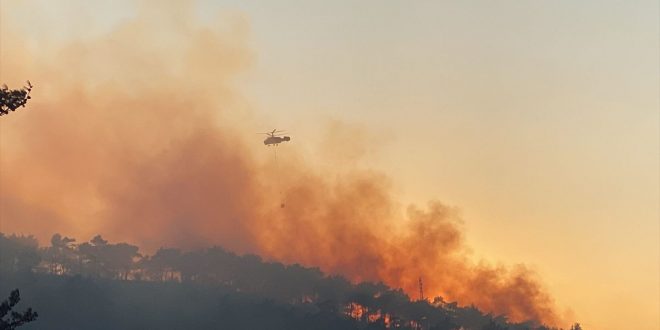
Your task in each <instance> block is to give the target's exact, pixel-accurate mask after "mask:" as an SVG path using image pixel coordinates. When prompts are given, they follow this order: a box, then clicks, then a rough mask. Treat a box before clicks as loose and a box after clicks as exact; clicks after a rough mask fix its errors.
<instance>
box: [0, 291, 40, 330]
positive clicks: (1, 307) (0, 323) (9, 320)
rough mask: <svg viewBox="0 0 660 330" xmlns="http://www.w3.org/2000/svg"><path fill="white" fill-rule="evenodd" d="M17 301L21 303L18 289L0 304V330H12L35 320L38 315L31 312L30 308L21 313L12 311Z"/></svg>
mask: <svg viewBox="0 0 660 330" xmlns="http://www.w3.org/2000/svg"><path fill="white" fill-rule="evenodd" d="M19 301H21V296H20V294H19V292H18V289H15V290H14V291H12V292H11V294H10V295H9V299H7V300H5V301H3V302H2V304H0V330H13V329H16V328H18V327H20V326H21V325H23V324H25V323H28V322H32V321H34V320H36V319H37V316H38V314H37V312H34V311H32V308H28V309H27V310H26V311H25V312H22V313H20V312H14V311H12V309H13V308H14V306H16V304H18V302H19Z"/></svg>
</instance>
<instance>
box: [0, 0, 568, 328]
mask: <svg viewBox="0 0 660 330" xmlns="http://www.w3.org/2000/svg"><path fill="white" fill-rule="evenodd" d="M149 3H150V2H149V1H146V2H145V5H144V6H143V7H142V8H141V10H140V11H139V12H138V13H137V15H136V16H135V17H134V18H131V19H127V20H126V21H125V22H123V23H121V24H119V25H118V26H117V27H115V28H114V29H113V30H112V31H110V32H109V33H107V34H106V35H102V36H99V37H98V38H95V39H94V38H92V39H86V40H84V42H83V41H80V42H71V43H70V44H64V45H56V46H53V47H52V48H49V47H46V46H44V47H43V48H42V49H40V51H39V52H30V50H29V49H28V48H27V47H26V46H25V45H24V44H22V42H21V38H19V37H16V36H15V35H12V31H13V30H12V29H4V30H3V33H5V34H4V35H3V37H4V38H3V43H5V44H6V47H7V48H10V49H15V50H16V53H20V54H22V55H23V56H12V55H11V54H7V56H4V55H3V56H4V57H3V63H5V64H4V66H3V79H5V77H7V79H12V78H13V77H35V78H34V79H38V81H39V84H40V86H43V88H41V87H40V89H39V90H40V91H41V90H44V93H43V94H42V95H39V97H38V98H35V100H33V101H31V105H30V106H31V107H32V108H34V109H35V111H29V112H28V111H26V112H22V113H20V114H18V113H17V114H16V115H15V116H7V118H6V120H4V119H5V118H3V120H2V121H1V122H0V125H1V129H0V134H2V139H0V147H1V149H2V157H1V158H0V168H2V171H0V181H1V182H2V185H1V186H0V217H1V218H2V221H3V223H2V225H3V227H2V229H3V230H4V231H9V232H22V233H33V234H35V235H36V236H37V237H38V238H39V239H40V240H41V241H42V242H47V241H48V239H49V238H51V234H52V233H53V232H66V233H71V234H73V235H76V236H78V237H91V236H93V235H95V234H96V233H98V232H102V233H106V234H105V235H107V237H109V238H111V239H113V240H117V241H128V242H137V243H138V244H140V246H141V247H143V248H144V249H145V250H146V251H155V253H153V254H151V255H140V254H139V253H138V249H137V247H135V246H133V245H130V244H126V243H120V244H109V243H107V242H106V241H105V240H104V239H102V238H101V237H97V238H95V239H92V240H91V241H89V242H85V243H81V244H76V243H75V241H73V240H72V239H69V238H67V237H62V236H53V237H52V239H51V244H50V247H48V248H37V246H36V241H34V239H31V238H25V237H12V238H7V237H4V238H3V239H4V240H5V241H6V242H9V241H11V242H15V241H25V242H27V243H26V244H27V246H32V248H31V249H28V250H21V251H22V252H21V253H25V255H24V256H22V257H21V258H18V259H17V258H16V257H12V258H3V259H2V263H3V267H9V269H12V270H17V269H33V268H34V270H36V271H37V273H38V274H52V275H67V276H68V275H75V274H79V275H81V276H85V277H90V278H101V279H116V280H127V281H132V282H140V283H142V282H145V281H146V282H149V283H152V282H153V283H161V282H168V283H169V282H181V283H195V284H200V285H202V284H203V285H206V284H214V285H222V286H227V287H229V288H232V290H235V291H237V292H258V293H259V294H262V295H264V296H265V297H272V298H273V299H274V298H277V300H278V301H283V302H291V301H299V302H306V303H303V305H304V304H312V305H314V306H316V307H315V308H322V307H321V306H326V307H327V308H330V309H332V310H334V309H336V310H345V308H347V306H354V307H350V308H349V310H350V311H349V312H347V313H348V315H349V316H351V315H353V316H355V317H350V318H351V319H356V320H358V319H359V320H361V321H360V322H362V321H364V322H367V323H369V322H370V320H373V322H374V323H378V322H382V323H383V324H385V323H387V324H399V323H397V322H399V321H395V320H398V319H397V318H401V320H402V321H401V322H403V323H402V324H408V325H406V326H409V327H413V325H412V323H409V322H413V321H414V322H416V323H415V324H418V325H419V326H421V325H424V324H428V323H424V322H435V323H433V324H436V323H437V322H445V320H446V321H447V322H450V323H451V322H463V321H461V320H463V319H462V318H463V316H461V315H473V316H474V318H477V319H479V320H481V321H483V320H489V319H490V318H491V317H489V316H485V315H483V314H481V313H480V312H478V311H477V308H478V309H479V310H482V311H484V312H486V313H490V314H491V315H506V316H507V318H508V319H509V320H511V321H513V322H526V321H529V320H531V322H532V323H530V324H549V325H556V324H558V323H559V322H560V321H561V320H559V317H558V315H557V313H556V311H555V305H554V302H553V301H552V299H551V297H550V295H549V294H548V292H547V291H546V290H545V288H544V287H543V285H542V284H541V283H540V281H538V280H537V279H536V277H535V275H534V273H533V272H531V271H529V270H528V269H527V268H525V267H524V266H517V267H493V266H490V265H488V264H487V263H475V262H474V261H472V260H471V259H470V258H469V253H468V250H469V249H468V248H467V247H466V246H465V243H464V239H463V235H462V229H461V219H460V217H459V216H458V215H457V211H456V210H455V209H454V208H452V207H448V206H446V205H444V204H442V203H441V202H430V203H428V205H427V206H425V207H419V206H410V207H408V208H404V207H402V206H401V205H400V202H399V201H397V199H396V198H395V195H394V194H393V192H392V189H391V184H390V179H389V178H388V177H387V176H386V175H383V174H380V173H376V172H374V171H372V170H370V169H361V168H356V167H350V168H346V169H344V170H343V171H341V172H334V171H332V170H326V169H319V168H318V167H316V166H313V165H312V164H311V163H308V162H305V161H304V159H305V155H303V154H301V153H298V152H296V151H295V150H294V151H291V154H290V157H289V158H288V159H281V160H280V161H281V165H282V166H283V168H286V169H287V170H286V171H283V172H284V173H281V176H280V177H278V178H274V177H273V176H272V175H271V172H270V171H269V166H270V163H269V161H268V160H264V159H263V158H262V157H261V156H260V152H262V150H263V145H260V143H254V141H252V140H250V139H247V138H246V137H245V136H244V135H242V134H241V132H243V131H249V132H250V138H254V136H253V134H252V132H254V130H253V129H247V127H252V126H251V125H252V124H253V121H252V120H251V119H250V117H251V115H250V110H249V108H248V107H247V106H246V102H244V100H242V98H241V96H240V95H239V94H237V93H236V92H235V91H234V89H233V88H232V87H231V86H232V79H234V78H235V77H236V76H237V75H238V74H239V73H240V72H242V71H244V70H245V69H246V68H247V67H249V64H250V62H251V61H252V60H253V55H252V53H251V52H250V50H249V48H248V47H247V45H246V40H247V37H248V35H249V33H248V32H249V28H248V26H247V23H246V21H245V19H244V18H243V17H233V18H232V17H229V18H227V19H226V20H224V21H222V24H220V25H219V26H214V27H213V26H200V25H199V24H197V23H196V21H195V20H194V19H192V17H193V15H194V11H193V8H192V7H191V6H190V5H188V4H184V3H183V2H171V3H170V2H168V3H167V5H164V4H161V3H160V2H159V3H157V4H154V3H151V4H152V6H150V5H149ZM156 35H157V36H159V37H160V38H166V39H167V40H161V39H158V38H155V37H154V36H156ZM164 36H166V37H164ZM167 45H177V46H176V47H170V46H167ZM26 54H28V55H29V56H27V55H26ZM25 58H29V59H30V61H31V63H30V64H31V65H30V66H26V65H21V63H23V61H25ZM147 59H148V60H147ZM129 82H130V83H129ZM37 110H38V111H37ZM239 119H240V120H239ZM356 143H357V142H356ZM253 145H254V147H253ZM366 147H368V146H365V148H366ZM282 187H283V188H282ZM279 191H281V194H282V195H283V196H282V198H280V196H279V195H280V194H279V193H278V192H279ZM273 196H277V197H276V198H274V197H273ZM281 200H286V203H287V204H286V205H287V206H286V208H282V207H280V205H281ZM214 245H220V246H223V247H225V248H226V249H228V250H230V251H235V252H237V253H240V254H244V255H243V256H242V257H238V256H236V255H234V254H232V253H228V252H227V251H225V250H223V249H220V248H206V247H208V246H214ZM163 246H168V247H178V248H184V249H188V250H186V251H187V252H183V251H181V250H177V249H159V248H160V247H163ZM9 251H10V250H5V249H3V250H2V253H9ZM30 258H33V259H30ZM262 258H263V259H262ZM263 260H267V261H268V262H264V261H263ZM272 261H278V262H282V263H287V264H293V265H292V266H284V265H283V264H280V263H277V262H272ZM24 264H28V265H29V267H23V265H24ZM296 264H299V265H303V266H304V267H318V269H317V268H311V269H310V268H304V267H303V266H297V265H296ZM321 271H323V272H324V273H321ZM323 274H328V275H329V277H328V276H326V275H323ZM340 275H341V276H342V277H337V276H340ZM420 276H421V277H422V278H423V279H424V291H425V293H426V294H427V295H429V296H442V297H443V298H444V299H447V301H452V302H454V303H449V304H447V305H443V304H444V303H441V305H442V306H440V305H438V306H436V305H434V304H435V303H434V304H431V303H428V302H424V301H422V302H414V301H410V299H409V298H408V296H407V295H406V294H408V295H415V294H416V293H417V292H418V289H419V285H418V280H419V277H420ZM365 281H367V282H381V283H384V284H383V285H380V286H373V285H372V284H368V283H363V284H358V285H356V284H351V283H361V282H365ZM384 285H387V286H388V287H390V288H397V289H388V287H385V286H384ZM398 288H401V289H398ZM363 292H364V294H362V293H363ZM358 298H359V299H358ZM327 301H330V302H331V303H328V305H324V304H325V302H327ZM442 301H444V300H439V301H438V302H442ZM352 303H353V304H355V305H351V304H352ZM381 305H382V306H381ZM358 306H361V307H358ZM392 306H397V307H396V308H395V307H392ZM414 306H417V307H414ZM460 306H463V307H460ZM464 306H474V307H464ZM440 307H441V308H440ZM419 310H426V311H427V312H428V313H427V312H425V313H423V315H422V314H415V313H417V312H418V311H419ZM357 311H361V312H360V313H358V314H359V316H357V315H358V314H356V313H357ZM433 315H435V316H433ZM477 316H478V317H477ZM422 317H427V319H426V321H425V320H423V319H422ZM466 317H467V316H466ZM467 318H469V319H470V320H472V319H473V318H472V316H470V317H467ZM385 320H387V321H385ZM431 320H432V321H431ZM481 321H479V322H481ZM406 322H408V323H406ZM465 322H468V321H465ZM451 324H458V323H451ZM466 324H467V323H466ZM479 324H481V323H479Z"/></svg>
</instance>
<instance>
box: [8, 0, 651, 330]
mask: <svg viewBox="0 0 660 330" xmlns="http://www.w3.org/2000/svg"><path fill="white" fill-rule="evenodd" d="M20 2H21V1H12V0H0V3H1V4H2V5H3V11H4V10H6V9H5V8H6V7H11V9H12V13H10V14H9V15H12V16H13V17H19V16H20V17H23V18H24V23H22V25H21V26H22V27H23V29H24V33H25V35H26V36H27V37H28V42H29V43H31V45H32V47H37V48H38V47H39V44H40V43H57V42H58V41H60V40H67V39H72V38H87V37H93V36H94V35H96V34H100V33H102V32H103V31H105V30H107V29H109V28H111V27H112V26H113V25H114V24H117V23H118V22H121V20H123V19H126V18H128V17H131V16H132V15H133V13H134V5H132V4H131V2H130V1H94V2H88V1H66V2H61V3H59V4H55V2H53V1H46V0H43V1H32V2H30V4H24V5H20V4H19V3H20ZM10 3H11V4H10ZM9 5H11V6H9ZM198 9H199V10H198V15H199V19H200V20H202V21H205V22H209V23H210V24H211V23H213V21H214V20H217V19H221V17H222V16H219V15H218V12H224V13H231V14H232V15H241V16H243V17H244V18H245V20H246V21H247V24H248V26H249V29H250V32H249V41H248V44H249V45H250V47H251V48H252V52H253V54H254V63H253V65H252V66H251V68H250V69H249V70H248V71H247V72H245V73H243V75H242V76H241V77H240V78H239V79H238V81H237V84H238V86H239V90H240V91H241V93H242V94H243V96H244V97H245V99H246V100H247V102H249V104H250V107H251V108H252V109H253V111H254V116H255V117H256V118H260V119H258V120H257V121H258V124H259V125H262V127H259V129H261V128H264V129H267V128H274V127H277V128H284V129H287V130H289V131H290V132H292V134H294V136H295V137H296V141H297V143H300V144H301V146H302V147H304V148H307V149H308V150H309V151H310V154H311V155H310V157H315V156H314V154H316V155H317V156H318V158H319V159H323V155H322V153H323V150H319V149H318V148H315V147H314V146H315V143H316V142H317V141H318V140H319V139H320V135H321V134H319V132H321V131H322V130H323V129H324V128H325V126H324V125H325V124H326V123H327V122H328V119H333V120H338V121H341V122H346V123H349V124H350V125H357V126H359V127H362V128H364V129H365V130H366V132H367V134H369V135H370V136H372V137H373V140H375V142H373V143H372V144H373V150H371V149H370V152H369V153H368V154H367V155H366V156H365V158H364V159H362V160H361V161H360V164H361V166H369V167H373V168H375V169H378V170H381V171H384V172H386V173H387V174H388V175H390V176H391V177H392V178H393V182H394V184H395V187H396V189H397V191H398V192H399V194H400V195H401V198H402V200H404V201H405V202H407V203H417V204H424V203H426V201H427V200H430V199H439V200H441V201H443V202H445V203H448V204H450V205H453V206H456V207H458V208H459V209H460V210H461V213H462V216H463V219H464V220H465V227H466V231H467V239H468V241H469V245H470V246H472V247H473V249H474V255H475V258H477V259H478V258H484V259H486V260H489V261H491V262H492V261H495V262H502V263H505V264H515V263H525V264H528V265H531V266H532V267H533V268H534V269H535V270H536V271H537V272H538V273H539V274H540V276H541V278H542V279H543V281H544V283H545V284H546V285H547V286H548V287H549V288H550V291H551V292H552V294H553V296H554V297H555V299H556V301H557V303H558V305H559V306H561V307H562V308H570V309H572V310H573V312H574V313H575V315H576V317H577V320H579V321H580V322H581V323H583V325H584V326H585V329H592V330H593V329H605V330H607V329H612V330H613V329H624V328H626V329H631V328H635V329H649V330H651V329H659V328H660V314H659V313H660V302H659V300H660V288H659V284H660V283H659V282H660V243H659V240H660V228H659V212H660V205H659V203H660V176H659V169H660V161H659V151H660V130H659V124H660V116H659V107H660V92H659V90H660V83H659V77H660V65H659V56H660V52H659V36H660V34H659V31H660V30H659V19H658V17H659V15H658V14H659V8H658V2H657V1H580V2H576V1H454V2H446V1H416V2H404V1H268V2H266V1H201V2H200V3H199V5H198ZM6 15H8V12H3V13H2V17H3V18H5V17H6ZM14 15H16V16H14ZM67 17H76V18H78V19H76V20H73V19H67ZM5 51H6V50H5ZM380 141H382V142H380Z"/></svg>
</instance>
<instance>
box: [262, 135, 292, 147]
mask: <svg viewBox="0 0 660 330" xmlns="http://www.w3.org/2000/svg"><path fill="white" fill-rule="evenodd" d="M290 140H291V138H290V137H288V136H269V137H267V138H266V139H265V140H264V144H265V145H267V146H270V145H278V144H280V143H282V142H286V141H290Z"/></svg>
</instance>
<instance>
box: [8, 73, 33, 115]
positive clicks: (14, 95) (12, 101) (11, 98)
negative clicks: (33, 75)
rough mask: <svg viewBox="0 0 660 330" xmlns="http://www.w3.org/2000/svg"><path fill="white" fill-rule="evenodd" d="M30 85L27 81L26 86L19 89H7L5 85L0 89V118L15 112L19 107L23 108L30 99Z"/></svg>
mask: <svg viewBox="0 0 660 330" xmlns="http://www.w3.org/2000/svg"><path fill="white" fill-rule="evenodd" d="M30 91H32V84H31V83H30V81H29V80H28V81H27V86H24V87H23V88H21V89H9V87H7V85H2V87H1V88H0V116H4V115H6V114H9V111H16V109H18V108H19V107H25V104H26V103H27V101H28V100H29V99H30Z"/></svg>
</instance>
